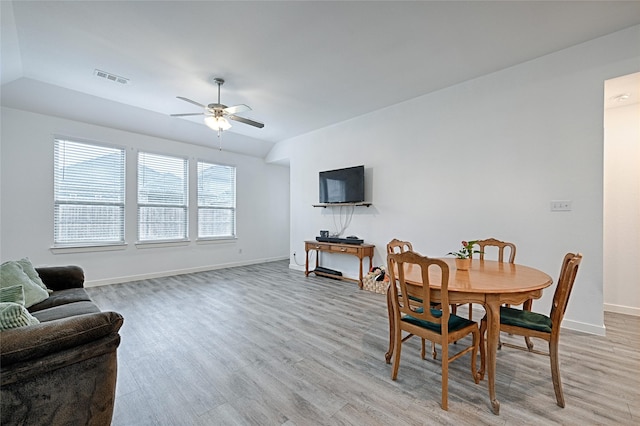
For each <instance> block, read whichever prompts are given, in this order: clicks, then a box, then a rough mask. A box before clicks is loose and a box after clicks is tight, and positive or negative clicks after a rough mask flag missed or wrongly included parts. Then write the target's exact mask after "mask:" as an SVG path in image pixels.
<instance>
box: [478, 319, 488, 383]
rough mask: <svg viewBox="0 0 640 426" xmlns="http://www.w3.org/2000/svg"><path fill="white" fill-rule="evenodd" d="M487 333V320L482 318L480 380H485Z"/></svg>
mask: <svg viewBox="0 0 640 426" xmlns="http://www.w3.org/2000/svg"><path fill="white" fill-rule="evenodd" d="M486 332H487V319H486V318H482V321H480V344H479V345H478V346H479V348H480V371H478V374H477V376H478V380H484V371H485V367H486V364H487V347H486V343H485V341H484V336H485V333H486Z"/></svg>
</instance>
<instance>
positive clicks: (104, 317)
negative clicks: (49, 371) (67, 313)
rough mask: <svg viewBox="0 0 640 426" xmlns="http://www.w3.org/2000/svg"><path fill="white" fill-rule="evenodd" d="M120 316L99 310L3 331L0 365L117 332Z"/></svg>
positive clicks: (35, 357)
mask: <svg viewBox="0 0 640 426" xmlns="http://www.w3.org/2000/svg"><path fill="white" fill-rule="evenodd" d="M122 323H123V318H122V315H120V314H119V313H117V312H99V313H92V314H85V315H76V316H73V317H68V318H62V319H59V320H54V321H47V322H42V323H40V324H36V325H31V326H27V327H19V328H14V329H10V330H5V331H3V332H2V339H1V340H0V365H1V366H2V369H3V370H4V369H5V367H9V366H10V365H11V364H14V363H24V362H25V361H29V360H33V359H38V358H42V357H45V356H47V355H50V354H54V353H57V352H61V351H64V350H67V349H70V348H74V347H79V346H82V345H84V344H87V343H91V342H93V341H96V340H99V339H101V338H103V337H105V336H108V335H113V334H117V333H118V330H120V327H121V326H122Z"/></svg>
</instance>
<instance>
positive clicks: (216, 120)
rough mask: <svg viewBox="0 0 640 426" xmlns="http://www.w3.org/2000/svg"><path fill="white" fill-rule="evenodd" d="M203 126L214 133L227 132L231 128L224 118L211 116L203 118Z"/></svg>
mask: <svg viewBox="0 0 640 426" xmlns="http://www.w3.org/2000/svg"><path fill="white" fill-rule="evenodd" d="M204 124H206V125H207V126H209V127H210V128H211V129H213V130H216V131H220V130H229V129H230V128H231V123H229V121H228V120H227V119H226V118H224V117H214V116H212V115H211V116H209V117H205V119H204Z"/></svg>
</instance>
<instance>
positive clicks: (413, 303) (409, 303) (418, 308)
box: [387, 251, 449, 334]
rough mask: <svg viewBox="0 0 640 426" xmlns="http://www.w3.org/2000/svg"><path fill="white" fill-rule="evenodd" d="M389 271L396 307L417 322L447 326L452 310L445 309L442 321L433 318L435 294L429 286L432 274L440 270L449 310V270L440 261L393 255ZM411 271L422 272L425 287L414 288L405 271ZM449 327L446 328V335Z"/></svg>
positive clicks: (443, 298)
mask: <svg viewBox="0 0 640 426" xmlns="http://www.w3.org/2000/svg"><path fill="white" fill-rule="evenodd" d="M387 268H388V274H389V279H390V287H389V288H390V290H391V298H392V303H393V304H394V306H395V307H396V308H397V309H398V310H399V312H400V313H402V314H405V315H410V316H412V317H414V318H417V319H420V320H423V321H429V322H432V323H436V324H447V323H448V321H449V310H448V309H443V310H442V315H441V316H440V317H435V316H433V315H432V314H431V291H430V289H429V285H430V283H431V278H430V274H429V270H430V269H431V268H439V271H437V272H439V273H437V272H436V273H434V276H438V275H439V276H440V289H441V300H440V303H441V304H442V306H448V302H449V300H448V286H449V266H448V265H447V264H446V262H444V261H442V260H440V259H433V258H429V257H426V256H421V255H419V254H418V253H415V252H413V251H407V252H403V253H389V254H388V255H387ZM410 268H419V271H420V276H421V278H422V283H421V285H413V284H412V283H409V282H407V281H406V279H405V271H407V270H410ZM446 329H447V327H442V331H443V334H444V333H446Z"/></svg>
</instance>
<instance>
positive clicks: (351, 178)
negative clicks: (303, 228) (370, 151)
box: [320, 166, 364, 203]
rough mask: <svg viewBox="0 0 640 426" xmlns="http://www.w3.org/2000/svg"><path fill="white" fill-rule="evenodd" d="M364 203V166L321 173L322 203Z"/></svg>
mask: <svg viewBox="0 0 640 426" xmlns="http://www.w3.org/2000/svg"><path fill="white" fill-rule="evenodd" d="M363 201H364V166H355V167H348V168H346V169H338V170H327V171H325V172H320V202H321V203H359V202H363Z"/></svg>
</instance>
